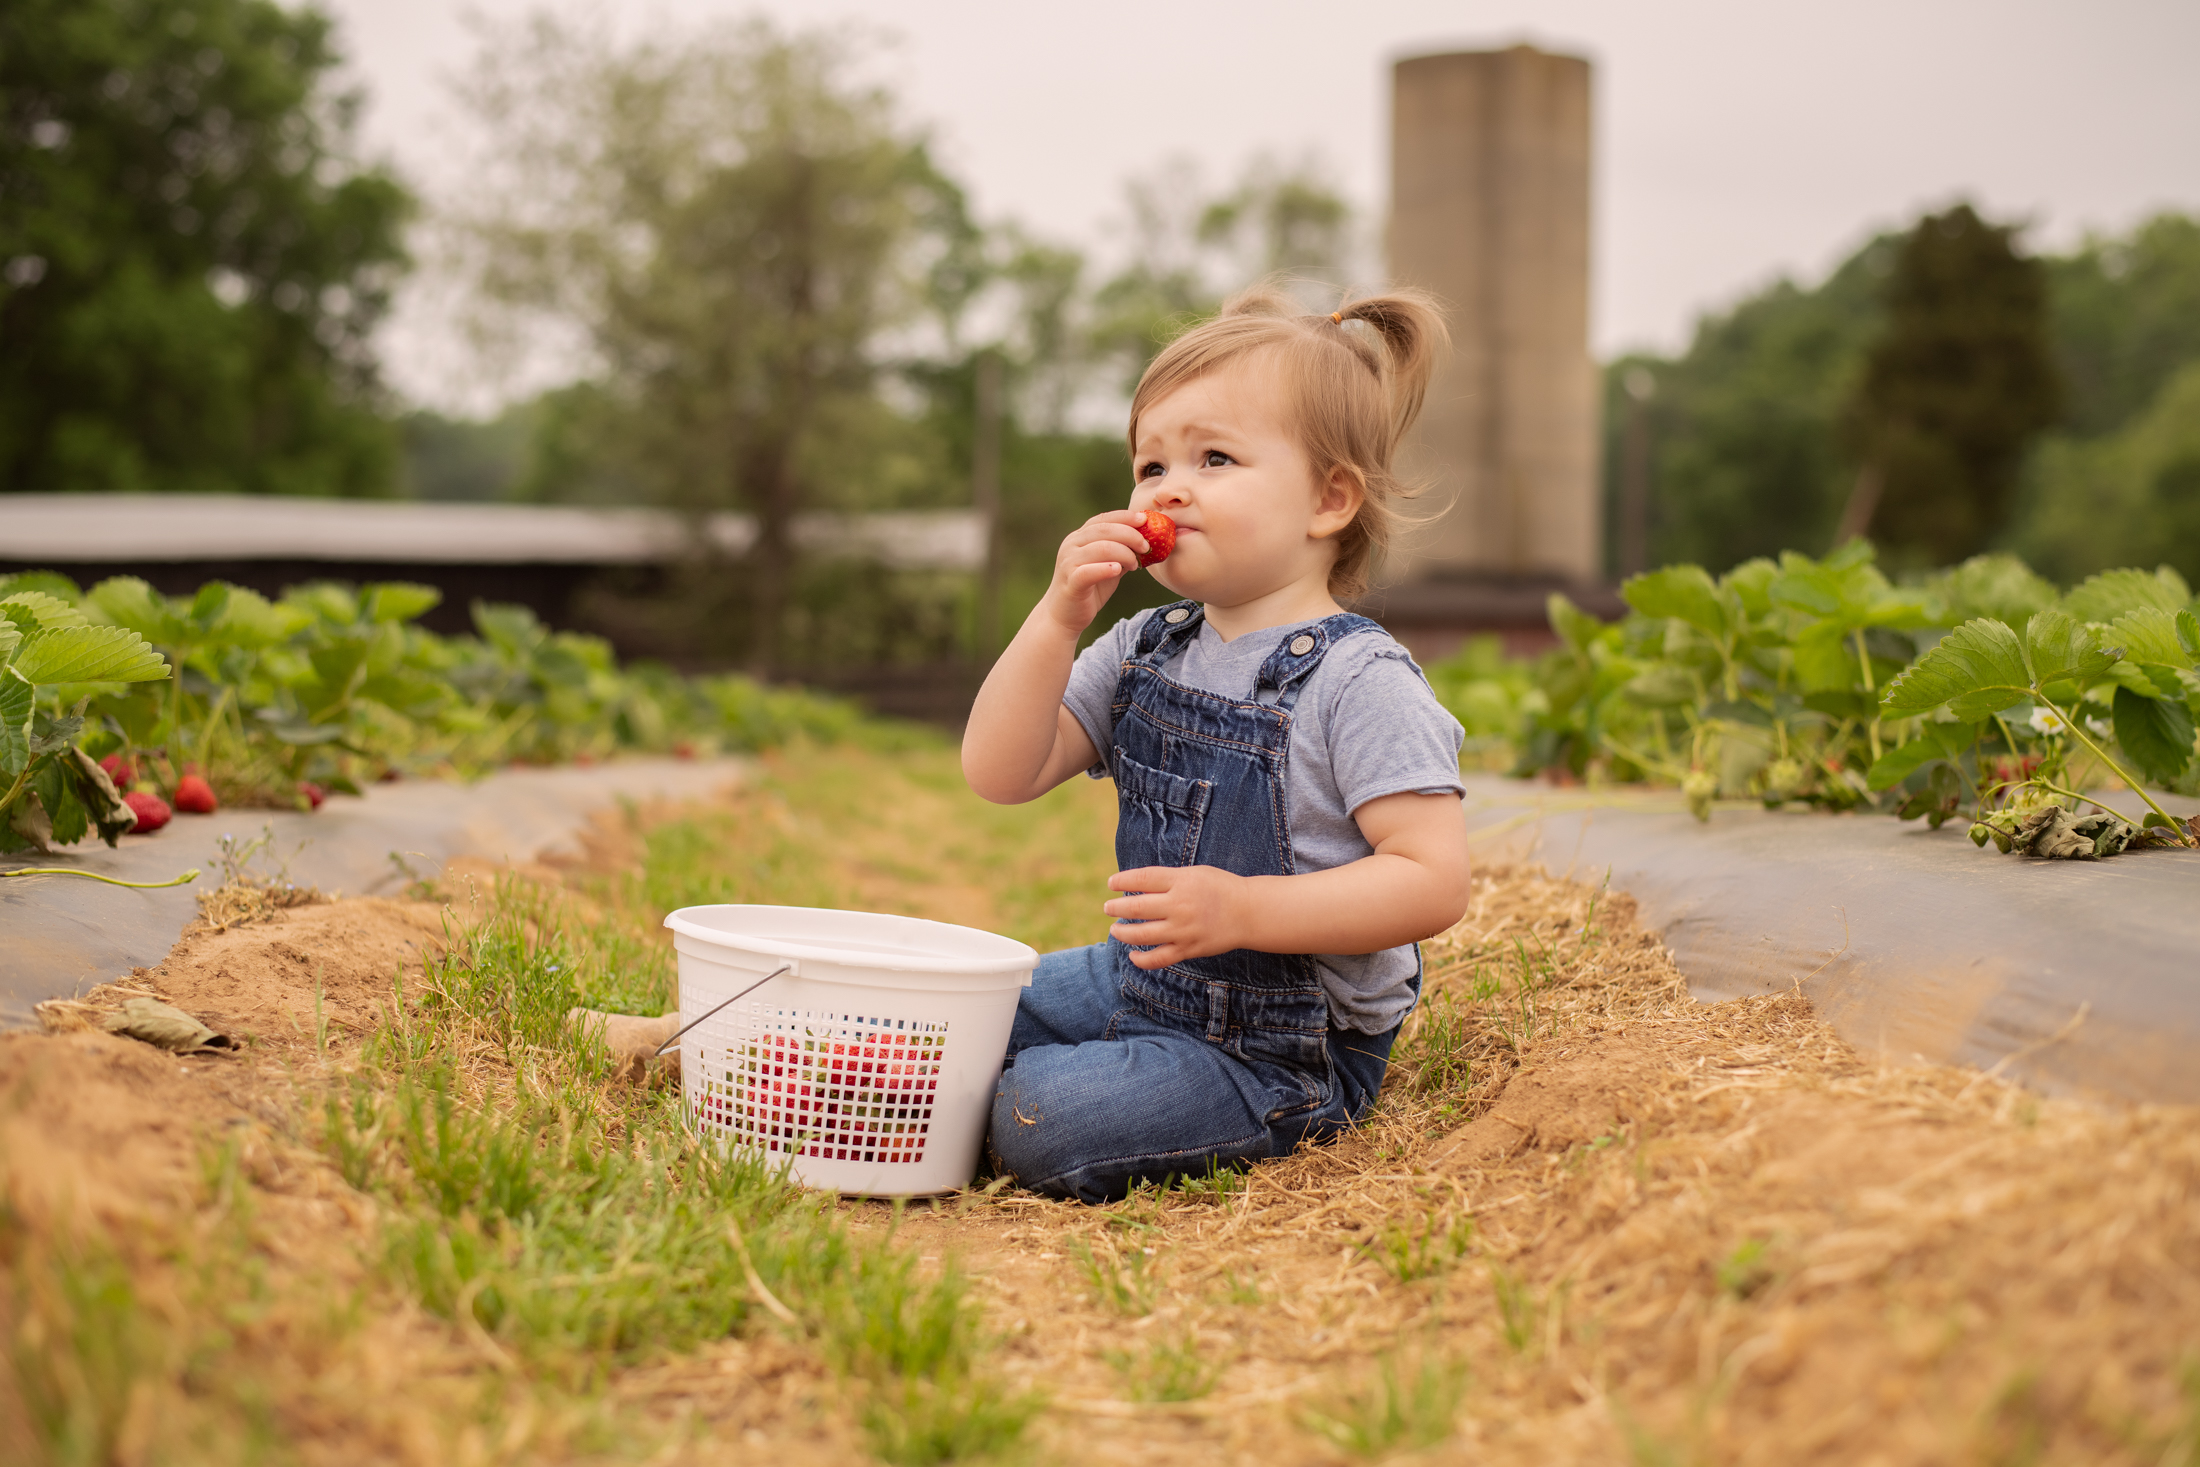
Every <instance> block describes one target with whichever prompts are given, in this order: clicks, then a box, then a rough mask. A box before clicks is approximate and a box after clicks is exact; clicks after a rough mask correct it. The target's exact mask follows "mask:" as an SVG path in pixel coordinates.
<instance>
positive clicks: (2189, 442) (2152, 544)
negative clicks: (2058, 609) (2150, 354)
mask: <svg viewBox="0 0 2200 1467" xmlns="http://www.w3.org/2000/svg"><path fill="white" fill-rule="evenodd" d="M2030 477H2031V483H2030V484H2028V485H2027V490H2028V493H2027V501H2028V502H2027V504H2026V512H2025V514H2024V516H2023V519H2022V521H2021V523H2020V525H2019V527H2018V530H2017V533H2016V536H2015V545H2014V548H2015V549H2016V551H2017V553H2018V554H2019V555H2022V556H2023V557H2025V559H2027V560H2028V561H2029V562H2030V563H2031V564H2032V565H2033V566H2034V567H2036V568H2037V569H2039V570H2040V571H2042V572H2044V573H2045V574H2047V575H2050V576H2053V577H2054V578H2055V579H2057V580H2061V581H2073V582H2074V581H2080V580H2083V579H2084V578H2085V577H2087V576H2089V575H2092V574H2093V573H2095V572H2096V571H2100V570H2104V569H2107V568H2109V567H2111V566H2127V565H2135V566H2153V565H2162V564H2168V565H2172V566H2175V567H2176V568H2177V569H2178V570H2179V571H2180V572H2182V573H2183V574H2184V576H2185V579H2186V580H2187V581H2189V582H2191V583H2194V584H2200V355H2196V356H2195V357H2194V358H2193V360H2192V361H2190V362H2189V363H2188V364H2187V365H2186V367H2185V369H2184V370H2183V371H2182V372H2179V373H2178V374H2177V375H2176V376H2174V377H2172V378H2170V379H2169V381H2168V382H2167V383H2165V384H2164V385H2163V387H2162V389H2161V390H2160V391H2159V392H2157V393H2156V394H2155V396H2154V400H2153V402H2152V404H2150V405H2149V407H2148V408H2147V410H2146V411H2145V412H2143V413H2140V414H2139V415H2138V416H2137V417H2135V418H2133V419H2132V420H2131V421H2130V422H2129V423H2126V424H2125V425H2124V426H2123V427H2122V428H2121V429H2119V430H2118V431H2116V432H2113V433H2104V434H2101V435H2100V436H2098V437H2094V438H2077V437H2070V436H2064V435H2057V436H2056V437H2053V438H2050V439H2048V440H2047V441H2046V442H2045V443H2043V444H2041V445H2040V451H2039V455H2038V457H2037V459H2036V460H2035V462H2034V463H2033V465H2032V471H2031V476H2030Z"/></svg>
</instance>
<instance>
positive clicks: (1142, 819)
mask: <svg viewBox="0 0 2200 1467" xmlns="http://www.w3.org/2000/svg"><path fill="white" fill-rule="evenodd" d="M1114 772H1115V788H1116V796H1117V799H1118V802H1119V805H1120V809H1121V813H1120V815H1119V816H1118V817H1117V822H1118V823H1117V826H1116V833H1115V849H1116V852H1117V855H1118V857H1119V858H1120V859H1121V860H1122V864H1123V866H1124V867H1125V868H1126V869H1128V868H1130V867H1133V866H1154V865H1161V866H1196V865H1198V864H1199V837H1200V833H1201V832H1202V831H1203V830H1204V829H1205V828H1206V825H1207V806H1208V802H1209V801H1210V800H1212V799H1213V798H1214V791H1215V787H1214V785H1213V783H1212V782H1211V781H1208V780H1204V779H1186V778H1184V777H1183V776H1182V775H1177V774H1170V773H1168V772H1166V771H1165V770H1160V769H1154V768H1150V767H1148V766H1147V765H1144V764H1141V763H1139V762H1138V761H1137V760H1136V759H1133V758H1131V757H1130V756H1129V755H1128V754H1126V753H1124V752H1123V748H1122V746H1121V745H1120V744H1118V745H1117V746H1116V749H1115V758H1114ZM1130 852H1139V853H1143V856H1144V858H1142V859H1141V858H1134V857H1133V856H1131V855H1129V854H1126V853H1130Z"/></svg>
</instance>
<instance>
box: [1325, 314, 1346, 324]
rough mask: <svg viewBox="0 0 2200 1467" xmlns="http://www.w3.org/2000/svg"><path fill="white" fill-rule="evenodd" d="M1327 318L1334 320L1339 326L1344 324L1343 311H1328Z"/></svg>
mask: <svg viewBox="0 0 2200 1467" xmlns="http://www.w3.org/2000/svg"><path fill="white" fill-rule="evenodd" d="M1329 319H1330V320H1332V321H1334V322H1336V323H1337V324H1338V325H1339V326H1342V325H1343V324H1344V312H1342V311H1331V312H1330V313H1329Z"/></svg>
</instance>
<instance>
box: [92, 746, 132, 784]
mask: <svg viewBox="0 0 2200 1467" xmlns="http://www.w3.org/2000/svg"><path fill="white" fill-rule="evenodd" d="M99 767H100V768H101V769H104V770H106V771H107V777H108V778H109V779H111V780H113V781H114V782H115V788H116V789H118V790H126V789H128V788H129V787H130V786H131V785H133V784H136V783H137V768H136V766H134V765H132V764H131V763H130V761H129V760H127V759H125V758H123V757H122V756H121V755H120V754H109V755H108V756H107V757H106V758H104V759H102V760H100V761H99Z"/></svg>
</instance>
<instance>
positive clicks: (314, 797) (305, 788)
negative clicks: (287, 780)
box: [298, 779, 328, 810]
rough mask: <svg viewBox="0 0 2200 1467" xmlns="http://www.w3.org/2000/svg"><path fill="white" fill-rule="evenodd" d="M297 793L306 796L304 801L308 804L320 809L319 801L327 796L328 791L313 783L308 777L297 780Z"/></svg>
mask: <svg viewBox="0 0 2200 1467" xmlns="http://www.w3.org/2000/svg"><path fill="white" fill-rule="evenodd" d="M298 793H299V794H301V795H304V796H305V797H306V803H307V804H308V805H311V806H312V807H313V808H314V809H316V810H318V809H320V808H321V802H322V801H323V800H325V799H327V798H328V791H327V790H325V789H322V788H321V787H320V786H319V785H317V784H315V783H314V782H313V781H312V780H310V779H301V780H299V781H298Z"/></svg>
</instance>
